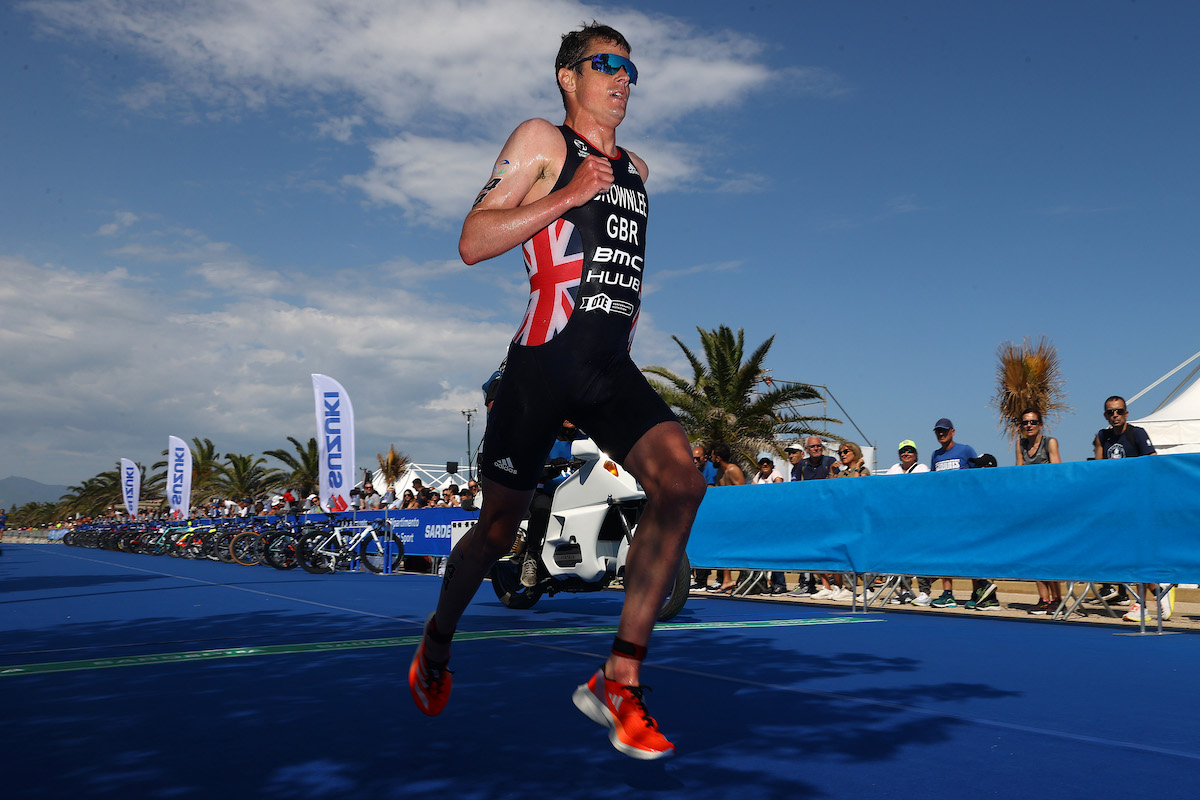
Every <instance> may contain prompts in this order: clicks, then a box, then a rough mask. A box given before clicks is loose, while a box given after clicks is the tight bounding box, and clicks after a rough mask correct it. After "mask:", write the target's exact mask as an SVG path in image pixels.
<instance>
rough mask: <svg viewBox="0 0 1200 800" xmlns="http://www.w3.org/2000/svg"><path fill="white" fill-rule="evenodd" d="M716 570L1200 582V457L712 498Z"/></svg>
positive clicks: (708, 543)
mask: <svg viewBox="0 0 1200 800" xmlns="http://www.w3.org/2000/svg"><path fill="white" fill-rule="evenodd" d="M687 552H688V557H689V558H690V559H691V561H692V563H693V564H695V565H697V566H704V567H716V568H720V567H733V568H738V567H744V568H749V569H772V570H788V571H798V570H811V571H816V572H858V573H871V572H884V573H903V574H909V575H934V576H939V577H943V576H944V577H987V578H997V579H1005V580H1031V579H1039V578H1040V579H1058V580H1071V579H1082V580H1095V581H1105V582H1127V583H1128V582H1134V581H1146V582H1160V583H1194V582H1196V581H1197V579H1200V454H1186V455H1172V456H1153V457H1145V458H1127V459H1120V460H1111V461H1084V462H1073V463H1069V464H1048V465H1044V466H1037V467H1034V468H1033V469H1029V468H1028V467H1020V468H1018V467H1000V468H997V469H973V470H964V471H957V472H942V473H922V474H918V475H888V476H883V475H878V476H874V477H872V478H870V479H867V480H863V479H843V480H824V481H805V482H800V483H777V484H768V485H765V486H734V487H723V488H714V489H710V490H709V491H708V493H707V494H706V495H705V498H704V502H703V503H702V504H701V505H700V511H699V514H698V515H697V517H696V522H695V525H694V526H693V527H692V536H691V539H690V541H689V542H688V547H687Z"/></svg>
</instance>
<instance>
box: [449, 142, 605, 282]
mask: <svg viewBox="0 0 1200 800" xmlns="http://www.w3.org/2000/svg"><path fill="white" fill-rule="evenodd" d="M565 160H566V143H565V142H564V141H563V138H562V135H561V134H560V133H559V131H558V128H556V127H555V126H553V125H551V124H550V123H549V122H547V121H546V120H544V119H531V120H528V121H526V122H523V123H521V124H520V125H519V126H518V127H517V129H516V130H515V131H513V133H512V135H511V136H509V137H508V141H507V142H505V144H504V148H503V149H502V150H501V151H500V157H499V158H498V159H497V160H496V167H495V169H494V170H493V172H492V177H491V179H490V180H489V181H488V183H487V185H486V186H484V188H483V191H481V192H480V194H479V197H478V198H476V200H475V204H474V206H473V207H472V208H471V210H470V212H468V213H467V218H466V219H465V220H464V221H463V229H462V235H461V236H460V237H459V240H458V253H459V255H460V256H461V257H462V260H463V261H464V262H465V263H467V264H476V263H478V262H480V261H483V260H485V259H488V258H494V257H495V256H498V255H500V254H501V253H506V252H508V251H509V250H511V249H512V248H514V247H516V246H518V245H520V244H521V243H522V242H524V241H525V240H526V239H528V238H529V237H531V236H532V235H533V234H535V233H537V232H538V231H539V230H541V229H542V228H545V227H546V226H547V225H549V224H550V223H552V222H553V221H554V220H556V219H558V218H559V217H561V216H562V215H563V214H565V213H566V212H567V211H569V210H570V209H572V208H575V207H577V206H581V205H583V204H584V203H587V202H588V201H589V200H591V199H592V198H593V197H595V196H596V195H598V194H600V193H601V192H603V191H605V190H606V189H608V187H610V186H612V183H613V174H612V165H611V164H609V163H608V159H604V158H600V157H598V156H594V155H589V156H588V157H587V158H585V159H584V161H583V163H581V164H580V165H579V167H578V169H576V170H575V175H574V176H573V177H572V178H571V182H570V183H568V184H567V185H566V186H564V187H563V188H562V189H560V190H558V191H557V192H551V191H550V189H551V188H553V186H554V184H555V182H556V181H557V180H558V174H559V170H561V169H562V165H563V162H564V161H565Z"/></svg>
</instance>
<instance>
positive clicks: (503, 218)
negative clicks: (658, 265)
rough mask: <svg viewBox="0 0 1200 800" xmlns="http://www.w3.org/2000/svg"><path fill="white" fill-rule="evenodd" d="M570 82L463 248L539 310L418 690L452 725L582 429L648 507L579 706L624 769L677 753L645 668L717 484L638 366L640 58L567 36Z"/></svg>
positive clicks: (519, 344) (562, 55)
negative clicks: (621, 597) (514, 252)
mask: <svg viewBox="0 0 1200 800" xmlns="http://www.w3.org/2000/svg"><path fill="white" fill-rule="evenodd" d="M555 70H556V74H557V77H558V88H559V91H560V93H561V94H562V98H563V104H564V106H565V107H566V117H565V124H564V125H563V126H561V127H555V126H554V125H552V124H551V123H549V122H547V121H546V120H542V119H532V120H528V121H527V122H524V123H522V124H521V125H520V126H518V127H517V129H516V130H515V131H513V133H512V135H511V136H509V138H508V141H507V142H506V143H505V145H504V148H503V149H502V150H501V151H500V156H499V158H498V159H497V161H496V166H495V169H494V171H493V172H492V177H491V180H489V181H488V183H487V185H486V186H484V188H483V191H482V192H480V194H479V197H478V198H476V200H475V205H474V207H473V208H472V209H471V211H470V212H469V213H468V214H467V218H466V220H465V221H464V223H463V230H462V236H461V238H460V239H459V254H460V255H461V256H462V259H463V261H464V262H466V263H467V264H474V263H476V262H479V261H482V260H484V259H487V258H493V257H495V256H498V255H500V254H501V253H505V252H508V251H509V250H511V249H512V248H514V247H516V246H518V245H521V249H522V251H523V254H524V256H525V266H526V270H527V272H528V274H529V285H530V296H529V306H528V310H527V313H526V315H525V318H524V320H523V321H522V322H521V325H520V327H519V329H518V331H517V335H516V336H515V337H514V339H513V342H512V343H511V345H510V346H509V351H508V364H507V367H506V369H505V372H504V380H502V381H501V382H500V390H499V392H498V394H497V396H496V402H495V405H494V406H493V407H492V412H491V414H490V415H489V417H488V423H487V431H486V433H485V435H484V445H483V458H482V475H483V496H484V501H483V508H482V510H481V512H480V516H479V521H478V522H477V523H476V525H475V526H474V528H472V529H471V531H470V533H468V534H467V535H466V536H464V537H463V538H462V539H461V540H460V541H459V543H458V545H457V546H456V547H455V548H454V551H453V552H452V553H451V554H450V558H449V560H448V562H447V565H446V574H445V578H444V580H443V582H442V591H441V593H440V595H439V597H438V604H437V610H436V611H435V612H434V613H433V614H431V615H430V616H429V618H428V620H427V621H426V623H425V633H424V636H423V638H422V641H421V644H420V645H419V646H418V648H417V652H416V654H415V656H414V658H413V663H412V666H411V668H410V669H409V685H410V687H411V689H412V694H413V699H414V700H415V701H416V704H417V706H418V707H419V708H420V709H421V711H423V712H424V713H426V714H429V715H431V716H432V715H435V714H438V713H439V712H440V711H441V710H442V708H444V707H445V705H446V701H447V700H448V699H449V695H450V685H451V677H450V671H449V670H448V669H447V664H448V661H449V657H450V642H451V639H452V637H453V635H454V631H455V627H456V626H457V624H458V620H459V619H460V618H461V616H462V614H463V612H464V611H465V610H466V607H467V605H468V604H469V603H470V601H471V598H472V596H473V595H474V594H475V591H476V589H478V588H479V585H480V583H481V582H482V581H483V578H484V577H485V576H486V575H487V573H488V570H489V569H490V567H491V565H492V564H493V563H494V562H495V561H496V559H498V558H499V557H501V556H502V555H504V554H506V553H508V552H509V551H510V548H511V546H512V542H513V539H514V537H515V536H516V532H517V526H518V524H519V523H520V521H521V518H522V517H523V515H524V514H525V512H526V510H527V509H528V508H529V501H530V497H531V495H532V493H533V489H534V487H535V486H536V485H537V481H538V478H539V477H540V475H541V473H542V468H543V466H544V463H545V458H546V454H547V453H548V452H549V450H550V446H551V444H552V443H553V441H554V436H555V433H556V432H557V431H558V429H559V427H560V425H561V424H562V421H563V420H564V419H570V420H571V421H572V422H574V423H575V424H576V425H578V426H579V427H580V428H581V429H582V430H584V431H586V432H587V434H588V435H589V436H591V437H592V439H594V440H595V441H596V443H597V444H598V445H599V446H600V447H601V448H603V449H604V450H605V451H606V452H607V453H608V454H609V455H611V456H612V457H613V458H614V459H616V460H617V461H618V462H619V463H622V464H624V465H625V467H626V468H627V469H629V471H630V472H631V473H632V474H633V475H634V476H635V477H636V478H637V479H638V482H639V483H641V485H642V488H643V489H644V490H645V492H646V496H647V503H646V508H645V511H644V512H643V514H642V517H641V520H640V521H639V523H638V528H637V535H636V536H634V538H633V543H632V544H631V546H630V549H629V556H628V562H627V566H626V574H625V605H624V608H623V610H622V612H621V619H620V622H619V624H618V627H617V636H616V639H615V640H614V641H613V647H612V653H611V654H610V655H609V657H608V659H607V660H606V661H605V663H604V664H603V666H602V667H601V668H600V669H598V670H597V671H596V673H595V674H594V675H593V676H592V677H591V679H590V680H589V681H587V683H585V684H583V685H581V686H580V687H579V688H578V689H576V691H575V695H574V701H575V705H576V706H578V707H579V709H580V710H581V711H583V712H584V713H585V714H586V715H587V716H588V717H589V718H590V719H592V720H594V721H595V722H598V723H600V724H602V725H605V726H607V727H608V728H609V740H610V741H611V742H612V744H613V746H614V747H616V748H617V749H618V750H619V751H621V752H622V753H624V754H626V755H629V756H632V757H634V758H643V759H653V758H661V757H663V756H668V755H670V754H671V753H672V752H673V751H674V749H675V748H674V745H672V744H671V743H670V742H669V741H667V739H666V738H665V737H664V736H663V735H662V734H661V733H660V732H659V730H658V725H657V723H656V722H655V721H654V719H653V718H651V716H650V715H649V713H648V712H647V711H646V706H645V703H644V699H643V691H644V689H645V687H643V686H642V685H641V681H640V668H641V664H642V660H643V659H644V658H645V656H646V645H647V644H648V642H649V641H650V633H651V631H652V630H653V628H654V622H655V619H656V617H657V615H658V611H659V609H660V607H661V606H662V602H663V598H664V597H666V595H667V591H668V589H669V588H670V586H671V582H672V581H673V580H674V579H675V575H676V573H677V572H678V568H679V562H680V559H681V558H682V556H683V552H684V545H685V544H686V543H687V538H688V533H689V531H690V530H691V526H692V520H693V519H694V518H695V515H696V509H697V507H698V506H699V505H700V500H701V499H702V497H703V496H704V489H705V484H704V478H703V476H701V475H700V472H699V471H698V470H697V469H696V467H695V466H694V465H693V464H692V461H691V458H690V450H691V448H690V446H689V445H688V440H687V437H686V436H685V435H684V432H683V428H682V427H681V426H680V424H679V422H678V421H677V420H676V418H675V415H674V414H672V413H671V411H670V409H669V408H668V407H667V406H666V404H665V403H664V402H663V401H662V399H661V398H660V397H659V396H658V395H657V393H655V392H654V390H653V389H651V388H650V385H649V384H648V383H647V381H646V379H645V378H644V376H643V375H642V374H641V371H640V370H638V368H637V367H636V366H635V365H634V364H633V361H632V360H631V359H630V358H629V345H630V341H631V338H632V336H633V328H634V324H635V322H636V320H637V313H638V309H639V308H640V305H641V287H642V269H643V266H644V265H643V259H644V255H645V234H646V211H647V206H646V193H645V187H644V185H643V181H644V180H645V178H646V174H647V170H646V164H645V162H644V161H642V160H641V159H640V158H638V157H637V156H636V155H634V154H633V153H630V152H629V151H627V150H622V149H620V148H618V147H617V145H616V129H617V126H618V125H620V124H621V121H622V120H623V119H624V118H625V112H626V107H627V106H628V104H629V93H630V89H631V87H632V86H633V85H634V84H635V83H637V77H638V76H637V68H636V67H634V65H633V62H631V61H630V60H629V43H628V42H627V41H626V40H625V37H623V36H622V35H621V34H620V33H618V32H617V31H615V30H613V29H612V28H610V27H608V26H605V25H600V24H598V23H592V24H591V25H588V26H585V27H584V28H582V29H581V30H578V31H573V32H571V33H568V34H566V35H564V36H563V40H562V46H561V47H560V49H559V52H558V57H557V59H556V60H555Z"/></svg>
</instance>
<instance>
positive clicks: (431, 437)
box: [0, 0, 1200, 484]
mask: <svg viewBox="0 0 1200 800" xmlns="http://www.w3.org/2000/svg"><path fill="white" fill-rule="evenodd" d="M593 17H596V18H599V19H601V20H603V21H605V22H608V23H609V24H612V25H614V26H615V27H617V28H618V29H621V30H623V31H624V32H625V33H626V35H627V36H628V38H629V39H630V40H631V42H632V44H633V53H632V55H633V59H634V60H635V61H636V62H637V64H638V67H639V71H640V73H641V75H640V82H639V85H638V86H637V87H636V89H635V92H634V95H633V98H632V101H631V106H630V113H629V116H628V117H627V120H626V122H625V124H624V125H622V127H621V129H620V131H619V135H618V141H619V143H621V144H622V145H624V146H626V147H628V148H629V149H631V150H633V151H635V152H637V153H638V154H639V155H641V156H642V157H643V158H645V159H646V161H647V162H648V163H649V166H650V171H651V179H650V182H649V184H648V189H649V191H650V196H651V207H652V214H651V219H650V223H651V224H650V227H649V232H648V233H649V236H648V250H647V294H646V297H645V301H644V307H643V308H644V310H643V313H642V317H641V321H640V323H639V329H638V340H637V342H636V344H635V347H634V356H635V358H636V359H637V360H638V361H639V362H640V363H642V364H663V365H667V366H671V367H674V368H676V369H683V368H684V363H683V362H682V359H681V356H680V352H679V350H678V347H677V346H676V345H675V344H674V342H673V341H672V340H671V337H672V336H678V337H680V338H681V339H682V340H683V341H684V342H685V343H686V344H688V345H689V346H693V347H694V346H696V345H697V336H696V327H697V326H702V327H707V328H712V327H715V326H717V325H721V324H724V325H729V326H731V327H733V328H735V329H736V328H744V329H745V331H746V336H747V339H748V341H750V342H751V343H753V344H756V343H758V342H760V341H762V340H763V339H765V338H766V337H768V336H772V335H774V336H775V337H776V338H775V343H774V346H773V348H772V351H771V355H770V357H769V361H768V366H769V367H770V368H771V370H772V374H773V375H774V376H775V377H777V378H781V379H786V380H801V381H806V382H810V383H815V384H822V385H825V386H828V387H829V388H830V389H831V390H832V392H833V393H834V395H836V397H837V399H838V400H839V401H840V402H841V404H842V405H843V406H844V407H845V409H846V411H847V412H848V413H849V414H850V416H851V417H852V418H853V419H854V421H855V422H857V423H858V426H859V427H860V428H861V429H862V430H863V431H864V432H865V434H866V438H867V439H868V440H869V441H868V443H870V444H878V445H879V447H880V450H881V455H880V458H879V461H880V466H884V467H886V466H887V465H889V464H890V463H891V462H892V460H893V459H892V458H891V455H892V453H893V452H894V447H895V445H896V443H897V442H899V441H900V440H901V439H905V438H913V439H915V440H916V441H917V442H918V445H919V446H920V448H921V455H922V457H923V458H927V457H928V455H929V454H930V453H931V452H932V451H933V449H934V447H935V442H934V439H933V436H932V433H931V429H932V426H933V423H934V421H935V420H937V418H939V417H942V416H948V417H950V418H951V419H953V420H954V422H955V425H956V427H957V429H958V438H959V440H960V441H964V442H967V443H969V444H972V445H973V446H975V448H976V449H977V450H979V451H981V452H983V451H989V452H993V453H996V454H997V455H998V456H999V458H1000V463H1001V464H1010V463H1012V455H1011V451H1010V448H1009V446H1008V444H1007V443H1006V442H1005V441H1004V440H1003V439H1002V437H1001V435H1000V434H999V432H998V430H997V419H996V415H995V412H994V410H993V409H992V408H991V407H990V406H989V400H990V399H991V397H992V396H993V394H994V391H995V383H994V371H995V352H996V349H997V347H998V346H999V345H1000V344H1001V343H1002V342H1005V341H1008V340H1012V341H1018V342H1019V341H1021V340H1022V339H1023V338H1025V337H1031V338H1034V339H1037V338H1039V337H1041V336H1046V337H1048V338H1049V339H1050V340H1051V342H1052V343H1053V344H1054V345H1055V346H1056V347H1057V348H1058V351H1059V354H1060V356H1061V359H1062V363H1063V369H1064V378H1065V381H1066V388H1067V391H1068V402H1069V403H1070V404H1071V405H1072V406H1073V407H1074V409H1075V411H1074V412H1073V413H1069V414H1067V415H1064V417H1063V418H1062V419H1060V420H1058V421H1057V423H1055V424H1054V425H1053V429H1052V433H1054V434H1055V435H1057V436H1058V437H1059V440H1060V445H1061V450H1062V453H1063V457H1064V459H1066V460H1082V459H1085V458H1087V457H1088V456H1089V455H1090V453H1091V447H1090V442H1091V438H1092V436H1093V435H1094V433H1095V431H1096V430H1097V429H1098V428H1099V427H1101V426H1102V425H1103V424H1104V421H1103V419H1102V417H1101V415H1100V409H1102V407H1103V401H1104V398H1105V397H1107V396H1108V395H1110V394H1124V395H1125V396H1127V397H1128V396H1131V395H1133V394H1135V393H1136V392H1137V391H1139V390H1140V389H1142V388H1143V387H1145V386H1147V385H1148V384H1150V383H1151V382H1152V381H1154V380H1155V379H1157V378H1158V377H1159V376H1161V375H1162V374H1163V373H1165V372H1167V371H1168V370H1169V369H1171V368H1172V367H1174V366H1175V365H1176V364H1178V363H1179V362H1181V361H1183V360H1184V359H1186V358H1187V357H1189V356H1191V355H1192V354H1193V353H1194V352H1195V351H1196V350H1197V349H1200V346H1198V341H1200V337H1198V336H1197V335H1196V328H1197V326H1196V323H1195V322H1194V320H1195V317H1196V315H1195V312H1194V311H1193V308H1192V306H1193V304H1194V298H1195V297H1196V296H1197V288H1198V286H1197V285H1198V283H1200V278H1198V277H1197V276H1198V274H1200V273H1198V270H1197V268H1196V267H1197V263H1196V262H1197V253H1198V252H1200V219H1197V216H1198V214H1197V209H1198V208H1200V204H1198V202H1197V200H1198V198H1197V193H1198V190H1197V187H1198V186H1200V163H1198V158H1197V150H1196V142H1197V141H1200V124H1198V121H1200V119H1198V113H1200V112H1198V111H1197V103H1196V102H1195V98H1196V90H1195V78H1196V75H1197V74H1200V69H1198V66H1200V65H1198V64H1197V56H1196V49H1195V46H1194V42H1193V41H1192V39H1193V35H1194V33H1195V31H1196V30H1200V6H1198V5H1197V4H1195V3H1190V2H1154V3H1150V2H1138V3H1133V2H1128V1H1127V0H1113V1H1112V2H1103V1H1098V2H1058V3H1045V2H1008V3H1003V4H1000V3H961V2H914V3H905V2H854V3H833V2H822V3H815V2H796V3H783V2H774V3H763V2H756V3H729V2H722V3H716V2H692V3H687V4H683V3H642V4H638V5H636V6H627V5H620V4H606V5H604V6H590V5H586V4H582V3H577V2H549V1H548V0H512V1H511V2H488V1H487V0H477V1H476V2H397V1H396V0H391V1H390V2H333V1H331V0H326V2H321V3H316V2H309V0H221V2H210V3H193V4H185V3H161V2H149V0H95V1H88V0H85V1H84V2H66V1H64V0H32V2H17V3H15V4H6V5H5V6H4V7H3V8H2V9H0V71H2V74H3V80H0V107H2V108H4V109H5V111H4V117H3V120H4V121H3V124H2V125H0V186H2V187H3V189H2V193H0V270H3V275H4V276H5V280H4V281H3V282H0V346H2V348H3V357H2V359H0V422H2V428H0V475H7V474H13V475H20V476H24V477H30V478H33V479H35V480H41V481H43V482H48V483H68V484H69V483H78V482H79V481H82V480H83V479H84V478H86V477H89V476H91V475H93V474H95V473H96V472H99V471H101V470H104V469H111V468H113V467H114V466H115V463H116V461H117V459H119V458H121V457H127V458H133V459H136V460H138V461H141V462H143V463H151V462H153V461H156V460H158V459H159V457H160V453H161V452H162V450H163V449H164V448H165V447H166V440H167V436H168V435H170V434H175V435H178V436H182V437H184V438H185V439H190V438H191V437H193V436H200V437H207V438H210V439H212V440H213V441H214V442H215V443H216V445H217V447H218V449H219V450H220V451H222V452H241V453H250V452H254V453H261V452H262V451H263V450H267V449H272V448H276V447H281V446H286V437H287V436H289V435H290V436H295V437H297V438H299V439H302V440H303V439H307V438H308V437H309V436H311V435H313V431H314V421H313V411H312V390H311V383H310V380H309V375H310V373H313V372H322V373H326V374H329V375H332V376H334V377H336V378H337V379H339V380H340V381H341V382H342V383H343V385H345V386H346V388H347V390H348V391H349V392H350V394H351V396H352V398H353V399H354V405H355V410H356V412H357V417H358V437H357V438H358V453H359V459H358V460H359V462H360V463H359V465H360V466H369V465H370V464H371V462H372V461H373V454H374V453H376V452H380V451H383V450H386V448H387V446H388V444H389V443H395V445H396V447H397V448H398V449H400V450H403V451H406V452H408V453H409V454H410V455H412V456H414V457H415V458H416V459H417V460H418V461H421V462H427V463H438V462H441V461H445V460H455V459H457V460H460V461H461V460H464V458H465V449H466V426H465V421H464V418H463V415H462V414H461V413H460V411H461V409H464V408H471V407H475V406H478V405H479V401H480V395H479V392H478V386H479V384H480V383H481V382H482V380H483V379H484V378H485V377H486V376H487V375H488V374H489V373H490V372H491V370H492V369H493V368H494V367H495V365H496V363H497V362H498V361H499V360H500V358H501V356H502V354H503V351H504V349H505V347H506V344H507V342H508V340H509V338H510V337H511V336H512V333H513V331H514V330H515V327H516V325H517V322H518V320H519V318H520V316H521V312H522V309H523V306H524V298H523V293H524V291H525V288H524V286H525V281H524V270H523V267H522V264H521V260H520V256H519V254H517V253H515V252H514V253H510V254H507V255H504V256H501V257H498V258H496V259H492V260H491V261H488V262H484V263H482V264H478V265H475V266H473V267H466V266H465V265H463V264H462V263H461V262H460V261H459V260H458V258H457V253H456V244H457V237H458V229H459V226H460V225H461V220H462V216H463V215H464V214H465V212H466V210H467V208H468V206H469V204H470V202H471V200H473V199H474V197H475V194H476V193H477V192H478V189H479V187H480V186H482V184H483V183H484V182H485V181H486V179H487V177H488V175H489V172H490V168H491V164H492V162H493V160H494V158H495V155H496V153H497V152H498V150H499V147H500V145H501V144H502V143H503V140H504V139H505V138H506V136H507V135H508V133H509V132H510V131H511V130H512V128H513V127H515V125H516V124H518V123H519V122H520V121H522V120H523V119H526V118H529V117H533V116H542V117H547V118H549V119H551V120H552V121H554V122H556V123H557V122H561V117H562V111H561V106H560V105H559V101H558V98H557V93H556V91H555V88H554V83H553V69H552V62H553V57H554V53H555V51H556V49H557V42H558V36H559V34H561V33H562V32H563V31H565V30H567V29H569V28H571V27H574V26H575V25H577V24H578V23H579V22H580V21H581V20H583V19H591V18H593ZM1172 385H1173V384H1172V382H1170V381H1168V382H1167V383H1166V384H1164V385H1163V386H1162V387H1160V389H1158V390H1156V391H1154V392H1151V393H1150V394H1148V395H1147V396H1146V397H1145V398H1143V399H1142V400H1139V401H1138V402H1137V403H1135V404H1134V405H1133V406H1132V411H1133V413H1134V416H1137V415H1139V414H1146V413H1149V412H1150V411H1151V410H1152V409H1153V408H1154V406H1155V405H1156V404H1157V401H1158V399H1161V397H1162V396H1163V395H1164V394H1165V392H1166V390H1167V389H1168V388H1169V387H1171V386H1172ZM829 413H830V415H832V416H841V414H840V412H839V411H838V410H837V409H836V408H835V407H833V406H831V407H830V409H829ZM481 432H482V431H481V428H480V426H479V425H478V424H476V425H475V426H473V430H472V438H473V440H474V441H475V442H477V441H478V438H479V435H480V434H481ZM843 433H844V434H845V435H846V436H848V437H850V438H854V439H856V440H858V441H862V437H861V436H858V435H857V433H856V432H855V431H853V430H852V429H846V430H843Z"/></svg>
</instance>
